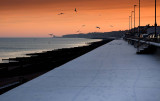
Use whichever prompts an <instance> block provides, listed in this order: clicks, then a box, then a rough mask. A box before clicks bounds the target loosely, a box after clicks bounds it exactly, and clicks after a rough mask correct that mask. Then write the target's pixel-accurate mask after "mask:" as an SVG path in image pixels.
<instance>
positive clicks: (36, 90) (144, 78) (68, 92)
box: [0, 40, 160, 101]
mask: <svg viewBox="0 0 160 101" xmlns="http://www.w3.org/2000/svg"><path fill="white" fill-rule="evenodd" d="M64 58H65V57H64ZM0 101H160V56H157V55H137V54H136V49H135V48H134V47H133V46H131V45H129V44H128V43H127V42H125V41H123V40H114V41H112V42H110V43H108V44H105V45H103V46H101V47H99V48H97V49H95V50H93V51H91V52H89V53H87V54H85V55H83V56H80V57H79V58H77V59H74V60H72V61H70V62H68V63H66V64H64V65H62V66H60V67H58V68H56V69H54V70H51V71H49V72H48V73H46V74H44V75H42V76H40V77H38V78H35V79H34V80H32V81H29V82H27V83H25V84H23V85H21V86H19V87H17V88H15V89H13V90H10V91H9V92H7V93H5V94H3V95H0Z"/></svg>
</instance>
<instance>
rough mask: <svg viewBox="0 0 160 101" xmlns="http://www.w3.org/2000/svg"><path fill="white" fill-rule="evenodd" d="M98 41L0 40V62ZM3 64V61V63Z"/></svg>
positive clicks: (68, 39) (76, 39)
mask: <svg viewBox="0 0 160 101" xmlns="http://www.w3.org/2000/svg"><path fill="white" fill-rule="evenodd" d="M95 41H100V39H82V38H0V62H2V59H8V58H14V57H25V56H26V55H25V54H27V53H35V52H37V53H39V52H42V51H49V50H54V49H61V48H70V47H77V46H84V45H87V44H86V43H89V42H95ZM3 62H5V61H3Z"/></svg>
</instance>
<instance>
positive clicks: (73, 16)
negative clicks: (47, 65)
mask: <svg viewBox="0 0 160 101" xmlns="http://www.w3.org/2000/svg"><path fill="white" fill-rule="evenodd" d="M138 1H139V0H25V1H24V0H0V37H48V36H49V35H48V34H49V33H53V34H54V35H56V36H61V35H65V34H76V33H88V32H109V31H117V30H127V29H128V24H129V16H130V14H131V11H132V10H134V8H133V5H135V4H136V5H138ZM141 7H142V8H141V25H143V26H144V25H147V24H150V25H154V13H155V11H154V0H141ZM75 8H76V9H77V12H75V11H74V10H75ZM159 10H160V1H157V24H158V25H160V24H159V23H160V13H159ZM60 13H64V14H60ZM138 13H139V12H138V7H136V27H137V26H138ZM83 25H85V26H83ZM96 26H99V27H101V29H97V28H96ZM78 31H79V32H78Z"/></svg>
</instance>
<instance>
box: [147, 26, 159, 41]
mask: <svg viewBox="0 0 160 101" xmlns="http://www.w3.org/2000/svg"><path fill="white" fill-rule="evenodd" d="M156 31H157V35H158V37H159V35H160V26H157V30H156ZM147 35H148V37H150V38H154V36H155V27H150V28H148V29H147Z"/></svg>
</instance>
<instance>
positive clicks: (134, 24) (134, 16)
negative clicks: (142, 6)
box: [134, 5, 137, 34]
mask: <svg viewBox="0 0 160 101" xmlns="http://www.w3.org/2000/svg"><path fill="white" fill-rule="evenodd" d="M136 6H137V5H134V34H135V26H136Z"/></svg>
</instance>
